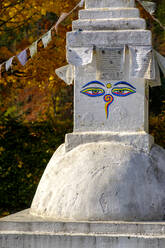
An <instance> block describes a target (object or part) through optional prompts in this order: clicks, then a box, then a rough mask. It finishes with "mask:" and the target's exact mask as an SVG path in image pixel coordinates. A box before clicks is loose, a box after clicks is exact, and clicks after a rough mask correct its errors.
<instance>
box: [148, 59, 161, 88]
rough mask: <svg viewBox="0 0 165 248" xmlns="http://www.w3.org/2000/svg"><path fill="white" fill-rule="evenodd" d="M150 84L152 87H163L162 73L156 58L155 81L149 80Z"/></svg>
mask: <svg viewBox="0 0 165 248" xmlns="http://www.w3.org/2000/svg"><path fill="white" fill-rule="evenodd" d="M148 83H149V85H150V86H151V87H155V86H161V78H160V71H159V66H158V62H157V60H156V58H155V80H151V79H150V80H148Z"/></svg>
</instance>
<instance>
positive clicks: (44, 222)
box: [0, 209, 165, 237]
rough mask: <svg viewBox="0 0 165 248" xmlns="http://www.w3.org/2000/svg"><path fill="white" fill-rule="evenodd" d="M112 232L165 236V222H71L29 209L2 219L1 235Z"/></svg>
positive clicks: (116, 233) (0, 222) (130, 234)
mask: <svg viewBox="0 0 165 248" xmlns="http://www.w3.org/2000/svg"><path fill="white" fill-rule="evenodd" d="M20 231H22V232H24V233H32V232H33V233H34V232H40V233H43V232H45V233H56V234H58V233H63V234H69V233H70V234H74V233H75V234H83V235H86V234H88V235H90V234H97V235H99V234H100V235H101V234H104V235H105V234H107V235H108V234H111V235H121V236H122V235H123V236H124V235H129V236H145V237H148V236H154V237H156V236H159V237H164V236H165V222H159V221H158V222H155V221H154V222H149V221H148V222H127V221H82V222H71V221H64V220H63V221H62V220H59V221H57V220H55V219H53V218H44V217H38V216H33V215H31V214H29V209H26V210H24V211H21V212H18V213H16V214H12V215H9V216H7V217H5V218H2V219H0V235H1V234H2V233H4V232H6V233H7V232H8V233H13V232H14V233H18V232H20Z"/></svg>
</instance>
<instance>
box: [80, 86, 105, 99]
mask: <svg viewBox="0 0 165 248" xmlns="http://www.w3.org/2000/svg"><path fill="white" fill-rule="evenodd" d="M80 93H82V94H84V95H86V96H90V97H96V96H102V95H104V94H105V91H104V90H103V89H102V88H98V87H90V88H86V89H84V90H82V91H80Z"/></svg>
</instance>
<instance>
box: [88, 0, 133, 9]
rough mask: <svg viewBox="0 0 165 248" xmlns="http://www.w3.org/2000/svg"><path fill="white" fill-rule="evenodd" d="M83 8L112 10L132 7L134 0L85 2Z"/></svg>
mask: <svg viewBox="0 0 165 248" xmlns="http://www.w3.org/2000/svg"><path fill="white" fill-rule="evenodd" d="M85 3H86V4H85V7H86V8H87V9H89V8H113V7H134V5H135V0H118V1H116V0H86V1H85Z"/></svg>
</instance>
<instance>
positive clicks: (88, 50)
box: [67, 47, 93, 66]
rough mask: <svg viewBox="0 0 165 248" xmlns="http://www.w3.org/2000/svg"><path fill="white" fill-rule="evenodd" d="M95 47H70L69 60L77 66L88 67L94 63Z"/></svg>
mask: <svg viewBox="0 0 165 248" xmlns="http://www.w3.org/2000/svg"><path fill="white" fill-rule="evenodd" d="M92 59H93V47H78V48H77V47H74V48H73V47H68V48H67V60H68V62H69V63H70V64H72V65H75V66H81V65H87V64H90V63H91V62H92Z"/></svg>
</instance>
